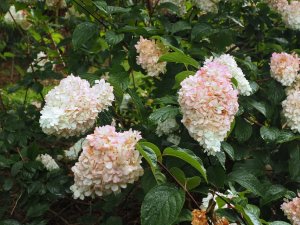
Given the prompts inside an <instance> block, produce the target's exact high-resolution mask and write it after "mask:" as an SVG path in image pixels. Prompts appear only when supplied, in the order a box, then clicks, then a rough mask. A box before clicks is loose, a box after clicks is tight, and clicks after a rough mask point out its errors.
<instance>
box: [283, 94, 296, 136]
mask: <svg viewBox="0 0 300 225" xmlns="http://www.w3.org/2000/svg"><path fill="white" fill-rule="evenodd" d="M282 109H283V116H284V117H285V119H286V124H287V126H288V127H290V128H291V129H292V130H293V131H294V132H300V90H291V91H290V92H289V94H288V96H287V98H286V100H284V101H283V102H282Z"/></svg>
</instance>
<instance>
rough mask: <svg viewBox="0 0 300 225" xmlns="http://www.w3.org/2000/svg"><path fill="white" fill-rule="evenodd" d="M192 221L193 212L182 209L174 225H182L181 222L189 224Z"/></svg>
mask: <svg viewBox="0 0 300 225" xmlns="http://www.w3.org/2000/svg"><path fill="white" fill-rule="evenodd" d="M189 221H192V212H191V211H190V210H188V209H182V210H181V212H180V214H179V216H178V219H177V220H176V221H175V222H174V223H173V224H174V225H175V224H180V223H181V222H189Z"/></svg>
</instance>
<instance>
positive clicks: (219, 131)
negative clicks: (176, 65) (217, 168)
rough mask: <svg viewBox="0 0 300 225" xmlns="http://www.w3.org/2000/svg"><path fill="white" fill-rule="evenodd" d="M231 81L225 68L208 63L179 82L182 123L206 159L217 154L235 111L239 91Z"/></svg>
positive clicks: (218, 64) (236, 109)
mask: <svg viewBox="0 0 300 225" xmlns="http://www.w3.org/2000/svg"><path fill="white" fill-rule="evenodd" d="M231 78H232V75H231V73H230V71H229V70H228V68H227V67H226V66H225V65H222V64H220V63H218V62H210V63H207V64H206V65H205V66H204V67H202V68H201V69H200V70H199V71H198V72H197V73H196V74H195V75H194V76H190V77H188V78H186V79H185V80H183V81H182V82H181V89H180V90H179V104H180V107H181V112H182V114H183V119H182V122H183V124H184V125H185V127H186V128H187V129H188V131H189V133H190V135H191V136H192V137H193V138H194V139H195V140H196V141H198V142H199V143H200V144H201V145H202V146H203V147H204V150H205V152H207V153H208V154H209V155H215V154H216V152H219V151H220V147H221V142H222V141H223V140H224V139H225V138H226V136H227V132H228V131H229V130H230V126H231V123H232V121H233V120H234V116H235V114H236V113H237V111H238V107H239V105H238V91H237V90H234V88H233V86H232V83H231Z"/></svg>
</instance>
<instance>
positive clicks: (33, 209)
mask: <svg viewBox="0 0 300 225" xmlns="http://www.w3.org/2000/svg"><path fill="white" fill-rule="evenodd" d="M48 209H49V204H47V203H37V204H32V205H31V206H30V207H29V208H28V210H27V213H26V216H27V217H29V218H32V217H39V216H42V215H43V214H44V213H45V212H46V211H47V210H48Z"/></svg>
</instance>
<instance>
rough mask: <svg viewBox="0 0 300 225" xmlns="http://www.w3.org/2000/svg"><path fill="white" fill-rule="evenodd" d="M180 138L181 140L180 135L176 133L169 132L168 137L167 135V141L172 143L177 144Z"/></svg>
mask: <svg viewBox="0 0 300 225" xmlns="http://www.w3.org/2000/svg"><path fill="white" fill-rule="evenodd" d="M180 140H181V137H180V136H178V135H176V134H170V135H169V136H168V137H167V141H168V142H170V143H172V144H174V145H179V143H180Z"/></svg>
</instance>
